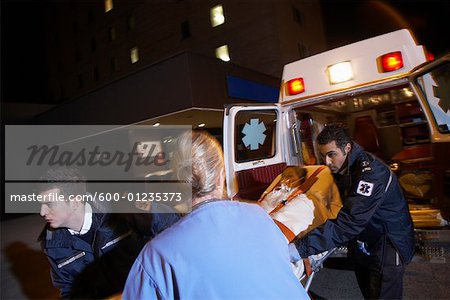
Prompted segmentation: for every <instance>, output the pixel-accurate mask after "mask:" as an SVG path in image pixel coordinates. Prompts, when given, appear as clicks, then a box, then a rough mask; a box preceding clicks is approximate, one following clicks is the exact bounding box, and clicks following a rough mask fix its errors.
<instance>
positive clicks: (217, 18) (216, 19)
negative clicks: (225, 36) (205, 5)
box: [211, 5, 225, 27]
mask: <svg viewBox="0 0 450 300" xmlns="http://www.w3.org/2000/svg"><path fill="white" fill-rule="evenodd" d="M223 23H225V16H224V15H223V7H222V5H217V6H214V7H213V8H211V26H212V27H216V26H219V25H221V24H223Z"/></svg>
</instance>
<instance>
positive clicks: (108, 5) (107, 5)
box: [105, 0, 114, 13]
mask: <svg viewBox="0 0 450 300" xmlns="http://www.w3.org/2000/svg"><path fill="white" fill-rule="evenodd" d="M113 8H114V4H113V0H105V13H106V12H108V11H110V10H112V9H113Z"/></svg>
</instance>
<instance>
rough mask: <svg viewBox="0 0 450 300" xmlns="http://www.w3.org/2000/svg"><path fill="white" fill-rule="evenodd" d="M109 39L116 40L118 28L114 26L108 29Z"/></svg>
mask: <svg viewBox="0 0 450 300" xmlns="http://www.w3.org/2000/svg"><path fill="white" fill-rule="evenodd" d="M108 39H109V41H110V42H112V41H114V40H116V29H115V28H114V27H112V26H111V27H109V30H108Z"/></svg>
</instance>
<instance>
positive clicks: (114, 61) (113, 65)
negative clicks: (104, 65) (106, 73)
mask: <svg viewBox="0 0 450 300" xmlns="http://www.w3.org/2000/svg"><path fill="white" fill-rule="evenodd" d="M110 63H111V72H115V71H117V58H115V57H111V60H110Z"/></svg>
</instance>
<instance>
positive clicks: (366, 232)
mask: <svg viewBox="0 0 450 300" xmlns="http://www.w3.org/2000/svg"><path fill="white" fill-rule="evenodd" d="M334 176H335V180H336V184H337V185H338V187H339V191H340V193H341V197H342V199H343V202H344V207H343V208H342V209H341V211H340V212H339V214H338V215H337V218H336V219H335V220H328V221H327V222H326V223H325V224H324V225H323V226H321V227H318V228H316V229H314V230H313V231H311V232H310V233H309V234H308V235H306V236H305V237H303V238H302V239H299V240H297V241H296V242H295V244H296V247H297V249H298V251H299V253H300V256H301V257H307V256H309V255H312V254H317V253H320V252H323V251H326V250H330V249H332V248H334V247H337V246H342V245H344V244H346V243H347V242H351V243H350V245H356V240H358V241H360V242H363V243H365V244H366V250H367V251H368V252H369V253H370V258H371V262H372V263H373V264H377V265H380V264H381V256H382V253H383V250H384V247H385V245H386V243H391V244H392V245H393V247H394V248H395V249H396V250H397V252H398V253H399V255H400V257H401V259H402V260H403V262H404V263H405V264H406V263H409V262H410V261H411V259H412V257H413V255H414V229H413V223H412V220H411V215H410V213H409V210H408V205H407V202H406V200H405V198H404V196H403V193H402V190H401V187H400V185H399V183H398V181H397V178H396V176H395V175H394V174H393V173H392V172H391V170H390V169H389V167H388V166H387V165H385V164H384V163H383V162H381V161H380V160H379V159H378V158H376V157H375V156H373V155H371V154H369V153H367V152H365V151H364V150H363V149H362V148H361V147H360V146H359V145H358V144H356V143H353V147H352V150H351V151H350V154H349V158H348V168H347V171H346V172H345V174H343V175H340V174H334Z"/></svg>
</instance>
